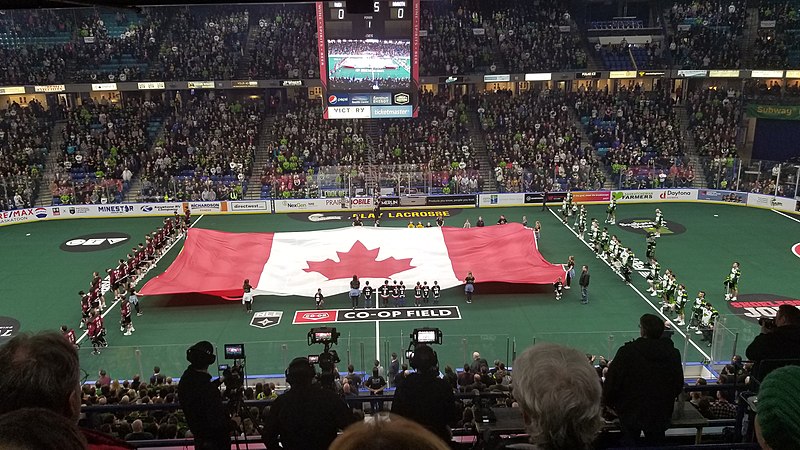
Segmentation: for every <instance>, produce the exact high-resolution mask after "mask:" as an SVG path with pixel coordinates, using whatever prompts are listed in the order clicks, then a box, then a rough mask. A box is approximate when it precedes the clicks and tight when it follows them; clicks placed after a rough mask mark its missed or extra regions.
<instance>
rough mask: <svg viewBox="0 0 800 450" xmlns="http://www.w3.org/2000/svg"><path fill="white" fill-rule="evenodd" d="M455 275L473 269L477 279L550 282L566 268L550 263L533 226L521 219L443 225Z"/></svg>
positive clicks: (562, 276) (465, 274) (479, 281)
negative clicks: (503, 222)
mask: <svg viewBox="0 0 800 450" xmlns="http://www.w3.org/2000/svg"><path fill="white" fill-rule="evenodd" d="M442 235H443V236H444V242H445V245H446V246H447V252H448V254H449V255H450V261H451V263H452V264H453V272H454V273H455V274H456V277H458V278H459V279H461V280H463V279H464V278H466V277H467V273H468V272H472V275H473V276H474V277H475V282H476V283H488V282H499V283H522V284H549V283H554V282H555V281H556V279H557V278H558V277H561V279H562V280H564V277H565V273H564V269H563V267H562V266H561V265H559V264H551V263H549V262H548V261H547V260H545V259H544V257H543V256H542V254H541V253H539V250H538V249H537V248H536V240H535V238H534V236H533V230H531V229H530V228H525V227H523V226H522V225H521V224H518V223H509V224H506V225H492V226H488V227H480V228H478V227H473V228H453V227H444V228H442Z"/></svg>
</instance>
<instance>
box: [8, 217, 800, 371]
mask: <svg viewBox="0 0 800 450" xmlns="http://www.w3.org/2000/svg"><path fill="white" fill-rule="evenodd" d="M660 208H661V209H662V211H663V212H664V215H665V218H666V219H667V220H669V221H673V222H677V223H679V224H681V225H683V226H684V227H685V229H686V230H685V232H683V233H681V234H671V235H668V234H666V233H665V234H664V235H663V237H662V238H660V240H659V241H658V249H657V255H658V258H659V261H660V262H661V265H662V270H663V269H666V268H670V269H672V270H673V271H674V272H675V273H676V275H677V279H678V282H679V283H684V284H686V286H687V289H688V291H689V295H690V300H692V299H694V297H695V294H696V293H697V291H698V290H700V289H703V290H706V291H707V292H708V299H709V300H710V301H711V302H712V303H713V304H714V305H715V306H716V308H717V309H718V310H719V311H720V313H721V314H722V315H723V318H722V319H721V322H720V323H721V324H724V327H726V328H727V329H730V330H731V334H730V337H729V339H724V342H718V343H716V344H715V347H714V350H715V352H716V353H718V354H720V355H727V357H729V356H730V352H732V351H733V348H734V347H733V336H734V334H733V333H739V334H740V337H739V343H738V352H739V353H743V349H744V347H745V346H746V345H747V344H748V343H749V342H750V340H751V339H752V336H753V335H754V334H755V333H757V332H758V326H757V325H756V324H755V322H754V321H753V320H750V319H746V318H744V317H742V316H740V315H734V314H733V313H732V312H731V311H730V310H729V308H728V306H727V305H726V304H725V302H724V300H723V285H722V281H723V279H724V278H725V276H726V275H727V273H728V270H729V268H730V264H731V262H732V261H734V260H738V261H740V262H741V264H742V279H741V283H740V298H741V297H742V296H743V295H746V294H774V295H777V296H781V297H782V298H798V295H800V279H799V278H798V276H797V274H798V273H800V272H798V269H799V268H800V258H798V257H797V256H795V255H793V254H792V252H791V247H792V245H794V244H795V243H797V242H800V232H798V231H800V223H798V222H796V221H793V220H791V219H790V218H788V217H785V216H781V215H779V214H776V213H774V212H771V211H768V210H758V209H752V208H746V207H738V206H730V205H713V204H662V205H660ZM654 209H655V205H645V204H641V205H620V206H619V208H618V214H617V218H618V221H622V220H624V219H632V218H642V219H645V218H652V216H653V211H654ZM450 212H451V213H452V216H451V217H449V218H448V219H447V221H446V223H445V225H450V226H458V227H460V226H461V225H462V224H463V223H464V220H465V219H469V220H470V222H472V223H473V224H474V223H475V221H476V219H477V217H478V216H479V215H481V216H483V217H484V219H485V220H486V222H487V223H494V222H495V221H496V220H497V217H498V216H499V215H500V214H505V215H506V217H507V218H508V219H509V220H510V221H520V220H521V218H522V216H523V215H526V216H527V218H528V221H529V223H530V224H533V223H534V221H536V220H539V221H541V222H542V236H541V240H540V242H539V247H540V251H541V252H542V254H543V255H544V256H545V257H546V258H547V259H548V260H549V261H551V262H554V263H563V262H565V261H566V259H567V256H568V255H574V256H575V259H576V262H577V264H578V266H580V265H581V264H588V265H589V266H590V270H591V274H592V281H591V286H590V304H589V305H585V306H584V305H581V304H580V301H579V299H580V291H579V289H578V288H577V286H576V288H574V289H572V290H570V291H565V295H564V298H563V300H561V302H556V301H555V300H554V298H553V295H552V292H551V291H550V289H539V292H530V291H529V292H527V293H515V294H494V295H486V294H482V293H481V286H480V285H478V286H477V291H476V296H475V301H474V302H473V303H472V304H469V305H467V304H465V302H464V299H463V294H462V291H461V289H460V288H454V289H450V290H447V291H443V294H442V297H443V298H442V303H443V304H445V305H458V306H459V307H460V311H461V315H462V319H461V320H449V321H425V322H381V323H379V324H378V325H376V324H375V323H374V322H369V323H357V324H341V323H340V324H336V325H335V326H336V327H337V329H338V330H339V331H340V332H341V333H342V337H341V338H340V342H339V345H338V346H336V347H335V348H336V350H337V351H338V353H339V356H340V358H341V359H342V361H343V362H342V364H340V365H339V367H340V369H343V368H344V367H346V364H347V361H350V362H352V363H353V364H354V365H355V366H356V369H357V370H365V369H369V368H370V367H371V366H372V361H373V360H374V359H375V357H376V355H379V356H380V359H381V361H382V362H384V365H385V361H386V359H387V354H388V353H390V352H393V351H394V352H397V353H398V354H402V353H403V352H404V350H405V349H406V347H407V345H408V334H409V333H410V331H411V330H412V329H413V328H414V327H420V326H437V327H439V328H441V329H442V331H443V333H444V345H443V346H441V347H439V348H438V349H437V350H438V353H439V358H440V361H441V362H442V365H444V364H450V365H452V366H461V365H463V364H464V363H465V362H467V361H468V359H469V357H470V355H471V353H472V352H473V351H480V352H481V353H482V355H483V356H484V357H486V358H487V359H488V360H489V361H492V360H493V359H495V358H498V359H501V360H504V361H507V360H510V359H511V358H512V357H513V352H514V349H516V351H521V350H522V349H524V348H525V347H527V346H528V345H530V344H532V343H534V342H541V341H553V342H559V343H563V344H567V345H571V346H574V347H576V348H578V349H580V350H582V351H585V352H588V353H593V354H598V355H605V356H609V357H610V356H613V353H614V352H615V350H616V348H618V347H619V346H620V345H621V344H623V343H624V342H626V341H628V340H630V339H632V338H634V337H636V336H638V328H637V320H638V317H639V316H640V315H641V314H643V313H646V312H653V311H654V310H653V307H651V305H650V304H649V303H648V300H650V301H652V302H653V303H656V300H655V298H651V297H649V296H646V297H642V296H640V295H639V294H638V293H637V292H636V291H635V290H634V289H632V288H631V287H628V286H626V285H625V284H624V283H623V282H622V280H621V279H620V278H619V277H618V276H617V275H616V274H615V273H614V272H612V271H611V269H610V268H608V267H607V266H606V265H605V264H604V263H603V262H602V261H601V260H598V259H595V257H594V255H593V254H592V253H591V252H590V250H589V249H588V248H587V247H586V246H585V245H584V244H583V243H582V242H581V241H580V240H578V239H577V238H576V237H575V235H574V234H573V233H572V231H571V230H570V229H568V228H567V227H565V226H563V225H562V224H561V223H560V221H559V220H558V219H557V218H556V217H555V216H554V215H553V214H551V213H550V212H542V211H541V208H483V209H465V210H450ZM588 217H589V218H591V217H597V218H599V219H600V221H601V222H602V220H603V218H604V217H605V206H591V207H589V216H588ZM196 219H197V222H196V224H195V226H196V227H201V228H208V229H216V230H224V231H231V232H258V231H290V230H291V231H302V230H313V229H320V228H323V227H325V228H333V227H337V226H348V225H349V223H347V222H334V221H328V222H316V223H314V222H309V221H307V220H300V219H303V216H302V215H301V216H297V215H293V216H289V215H278V214H274V215H244V216H241V215H240V216H202V217H198V218H196ZM160 223H161V219H159V218H152V219H151V218H142V219H106V220H62V221H51V222H42V223H33V224H28V225H15V226H7V227H3V228H0V248H2V249H3V259H2V262H0V286H2V288H0V289H2V292H1V293H0V316H6V317H12V318H16V319H17V320H19V322H20V323H21V329H22V330H23V331H36V330H43V329H57V328H58V327H59V326H60V325H62V324H67V325H69V326H70V327H75V328H76V331H77V327H78V321H79V319H80V307H79V298H78V295H77V292H78V291H79V290H81V289H85V288H86V287H87V286H88V283H89V281H90V277H91V273H92V271H94V270H97V271H101V272H102V271H104V270H105V269H106V268H108V267H112V266H113V265H115V261H116V260H117V259H119V258H121V257H124V255H125V254H126V253H127V252H128V251H129V250H130V247H131V245H124V246H120V247H115V248H111V249H107V250H102V251H96V252H87V253H70V252H66V251H63V250H61V249H60V248H59V246H60V245H61V244H62V243H63V242H65V241H68V240H70V239H73V238H75V237H78V236H81V235H86V234H91V233H101V232H122V233H127V234H129V235H131V236H133V238H132V239H131V241H132V243H136V242H138V239H139V237H140V236H143V235H144V234H145V233H146V232H149V231H151V230H153V229H155V228H156V227H157V226H158V225H159V224H160ZM370 224H371V223H370V221H367V225H370ZM382 224H383V226H405V225H406V224H407V219H398V220H388V219H386V220H384V221H382ZM610 230H611V232H612V234H616V235H617V236H618V237H619V238H620V239H621V240H622V242H623V244H624V245H627V246H631V247H632V248H633V250H634V252H635V253H636V255H637V256H643V255H644V253H645V239H644V236H643V235H640V234H635V233H633V232H630V231H626V230H623V229H621V228H620V227H610ZM180 247H181V244H180V243H179V244H178V245H176V246H175V247H174V248H173V249H172V250H171V251H170V252H169V253H168V254H166V256H165V257H164V258H163V259H162V260H161V261H160V262H159V264H158V266H157V267H156V269H155V270H153V271H152V272H150V274H148V278H150V277H152V276H154V275H156V274H157V273H161V272H162V271H163V270H164V269H165V268H166V267H168V265H169V264H170V263H171V262H172V261H173V260H174V258H175V256H176V255H177V254H178V252H179V250H180ZM233 263H234V262H232V261H219V264H233ZM508 263H509V264H513V263H514V262H513V261H509V262H508ZM634 285H635V287H636V288H637V289H638V290H639V291H641V292H642V293H644V294H647V293H646V292H645V289H646V287H647V285H646V282H645V280H644V278H642V277H640V276H638V275H635V274H634ZM409 300H410V299H409ZM407 303H410V301H409V302H407ZM348 305H349V300H348V298H347V296H346V294H341V295H340V296H338V297H337V298H328V303H327V305H326V306H327V307H328V308H347V307H348ZM142 307H143V312H144V315H143V316H142V317H135V316H134V318H133V319H134V326H135V327H136V332H135V333H134V334H133V336H129V337H126V336H123V335H122V333H120V332H119V327H118V325H117V324H118V320H119V312H118V307H115V308H114V309H113V310H111V312H110V313H109V314H108V316H107V317H106V326H107V328H108V341H109V343H110V347H109V348H108V349H105V350H104V351H103V353H102V354H101V355H99V356H94V355H91V349H90V345H89V343H88V342H83V349H82V350H81V352H80V353H81V364H82V366H83V368H84V369H85V370H87V371H88V372H89V373H91V374H94V373H96V370H97V369H99V368H104V369H106V370H108V371H109V374H110V375H111V376H112V377H113V378H116V377H121V378H122V377H130V376H132V375H133V374H135V373H142V372H143V373H144V374H145V375H147V374H149V373H150V372H149V371H150V370H151V369H152V366H154V365H160V366H161V367H162V369H163V372H164V373H166V374H168V375H179V374H180V373H181V372H182V370H183V368H184V367H185V365H186V362H185V360H184V353H185V350H186V348H187V347H188V346H189V345H191V344H193V343H194V342H196V341H198V340H203V339H205V340H209V341H211V342H213V343H215V344H216V345H218V348H220V349H221V347H222V344H224V343H239V342H244V343H246V351H247V355H248V366H249V369H248V371H249V374H250V375H255V374H269V373H281V372H282V371H283V369H284V368H285V367H286V365H287V363H288V361H289V360H291V358H293V357H295V356H298V355H307V354H312V353H319V352H320V351H321V348H320V347H319V346H314V347H308V346H307V344H306V334H307V332H308V330H309V328H310V326H305V325H292V316H293V313H294V311H296V310H303V309H313V301H312V300H311V299H309V298H297V297H257V298H256V301H255V306H254V309H255V311H283V318H282V320H281V322H280V323H279V324H278V325H276V326H274V327H271V328H266V329H259V328H255V327H252V326H250V325H249V321H250V317H249V316H248V315H247V314H246V313H245V312H244V310H243V308H242V305H241V303H240V302H236V301H224V300H219V299H216V298H211V297H199V296H197V295H178V296H163V297H149V298H148V297H146V298H144V299H143V300H142ZM689 336H690V338H691V339H692V342H693V343H694V344H692V343H687V342H685V339H684V337H683V336H682V335H680V334H676V335H675V336H674V338H673V339H674V341H675V342H676V346H677V347H678V348H679V349H681V351H682V352H684V348H686V351H685V353H684V356H685V359H686V360H688V361H701V360H703V359H704V358H705V357H706V356H710V354H711V348H709V347H707V346H706V344H705V343H702V342H699V337H700V336H697V335H694V334H690V335H689ZM695 344H696V345H697V347H695ZM376 347H377V348H376ZM701 351H702V353H701Z"/></svg>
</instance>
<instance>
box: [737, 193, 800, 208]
mask: <svg viewBox="0 0 800 450" xmlns="http://www.w3.org/2000/svg"><path fill="white" fill-rule="evenodd" d="M747 206H755V207H757V208H769V209H779V210H781V211H789V212H795V207H796V206H797V200H794V199H791V198H784V197H773V196H772V195H764V194H752V193H750V194H747Z"/></svg>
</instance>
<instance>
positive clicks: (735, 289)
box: [725, 261, 742, 302]
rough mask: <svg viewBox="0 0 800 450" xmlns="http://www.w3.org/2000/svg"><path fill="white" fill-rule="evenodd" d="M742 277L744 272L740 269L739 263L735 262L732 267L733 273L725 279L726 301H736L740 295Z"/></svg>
mask: <svg viewBox="0 0 800 450" xmlns="http://www.w3.org/2000/svg"><path fill="white" fill-rule="evenodd" d="M741 276H742V271H741V270H740V269H739V262H738V261H737V262H734V263H733V265H732V266H731V272H730V273H729V274H728V277H727V278H725V300H729V301H734V302H735V301H736V296H737V295H739V278H740V277H741Z"/></svg>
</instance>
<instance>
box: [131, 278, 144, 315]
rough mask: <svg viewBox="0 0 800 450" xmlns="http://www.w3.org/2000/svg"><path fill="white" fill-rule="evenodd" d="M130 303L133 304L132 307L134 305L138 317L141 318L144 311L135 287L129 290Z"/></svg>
mask: <svg viewBox="0 0 800 450" xmlns="http://www.w3.org/2000/svg"><path fill="white" fill-rule="evenodd" d="M128 301H129V302H131V305H133V307H134V308H136V315H137V316H141V315H142V310H141V309H140V308H139V297H138V296H137V295H136V291H135V290H134V289H133V285H131V286H130V287H129V288H128Z"/></svg>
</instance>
